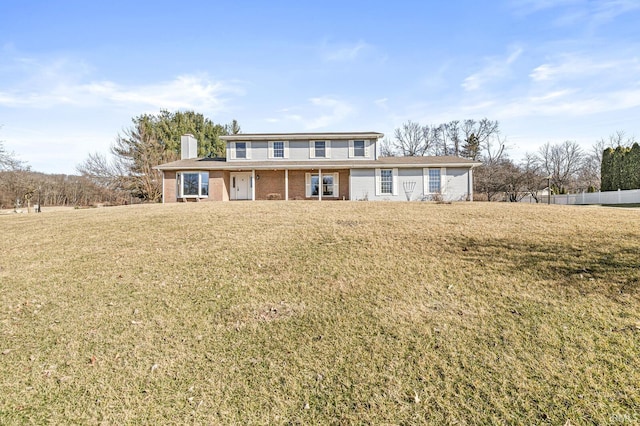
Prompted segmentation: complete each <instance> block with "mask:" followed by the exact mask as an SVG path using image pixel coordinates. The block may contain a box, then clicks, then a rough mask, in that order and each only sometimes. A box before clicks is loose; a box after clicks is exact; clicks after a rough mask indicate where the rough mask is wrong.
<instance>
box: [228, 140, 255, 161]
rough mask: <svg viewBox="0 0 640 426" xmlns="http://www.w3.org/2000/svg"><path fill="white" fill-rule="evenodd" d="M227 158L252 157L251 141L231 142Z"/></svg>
mask: <svg viewBox="0 0 640 426" xmlns="http://www.w3.org/2000/svg"><path fill="white" fill-rule="evenodd" d="M227 158H230V159H232V160H248V159H250V158H251V142H229V152H228V155H227Z"/></svg>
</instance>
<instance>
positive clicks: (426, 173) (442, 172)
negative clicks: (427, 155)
mask: <svg viewBox="0 0 640 426" xmlns="http://www.w3.org/2000/svg"><path fill="white" fill-rule="evenodd" d="M429 170H440V189H439V190H438V191H431V188H430V178H429ZM422 176H423V185H424V193H425V195H427V194H444V193H445V191H446V189H447V188H446V186H447V185H446V183H447V180H446V177H447V168H446V167H426V168H424V169H423V170H422Z"/></svg>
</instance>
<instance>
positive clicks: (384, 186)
mask: <svg viewBox="0 0 640 426" xmlns="http://www.w3.org/2000/svg"><path fill="white" fill-rule="evenodd" d="M375 176H376V181H375V185H376V195H379V196H384V195H398V169H376V171H375Z"/></svg>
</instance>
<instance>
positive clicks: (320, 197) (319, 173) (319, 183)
mask: <svg viewBox="0 0 640 426" xmlns="http://www.w3.org/2000/svg"><path fill="white" fill-rule="evenodd" d="M318 185H319V186H320V188H318V201H322V169H318Z"/></svg>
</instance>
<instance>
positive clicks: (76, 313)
mask: <svg viewBox="0 0 640 426" xmlns="http://www.w3.org/2000/svg"><path fill="white" fill-rule="evenodd" d="M0 229H2V238H1V239H0V253H1V255H0V303H1V305H0V324H1V326H0V423H1V424H6V423H9V424H11V423H38V424H39V423H54V424H55V423H69V422H73V423H91V424H95V423H106V424H123V423H136V424H137V423H146V424H167V423H168V424H183V423H196V424H362V423H365V424H366V423H373V424H422V423H427V424H486V423H501V424H502V423H507V424H541V423H542V424H545V423H546V424H554V425H556V424H565V423H566V422H567V421H569V422H570V423H569V424H607V423H615V422H618V423H619V422H620V421H627V422H631V421H635V422H640V408H638V407H640V391H639V387H638V383H640V369H638V368H637V367H638V359H640V309H639V308H640V292H639V289H640V212H639V211H637V210H631V209H619V210H618V209H603V208H590V207H581V208H577V207H567V206H554V205H552V206H547V205H529V204H527V205H516V204H504V203H500V204H493V203H491V204H489V203H463V204H452V205H446V204H441V205H438V204H430V203H384V202H380V203H373V202H371V203H367V202H322V203H319V202H276V201H272V202H246V203H245V202H238V203H193V204H174V205H164V206H162V205H153V206H125V207H117V208H116V207H114V208H107V209H93V210H73V211H61V212H48V213H47V212H45V213H42V214H29V215H27V214H22V215H3V216H0Z"/></svg>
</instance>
